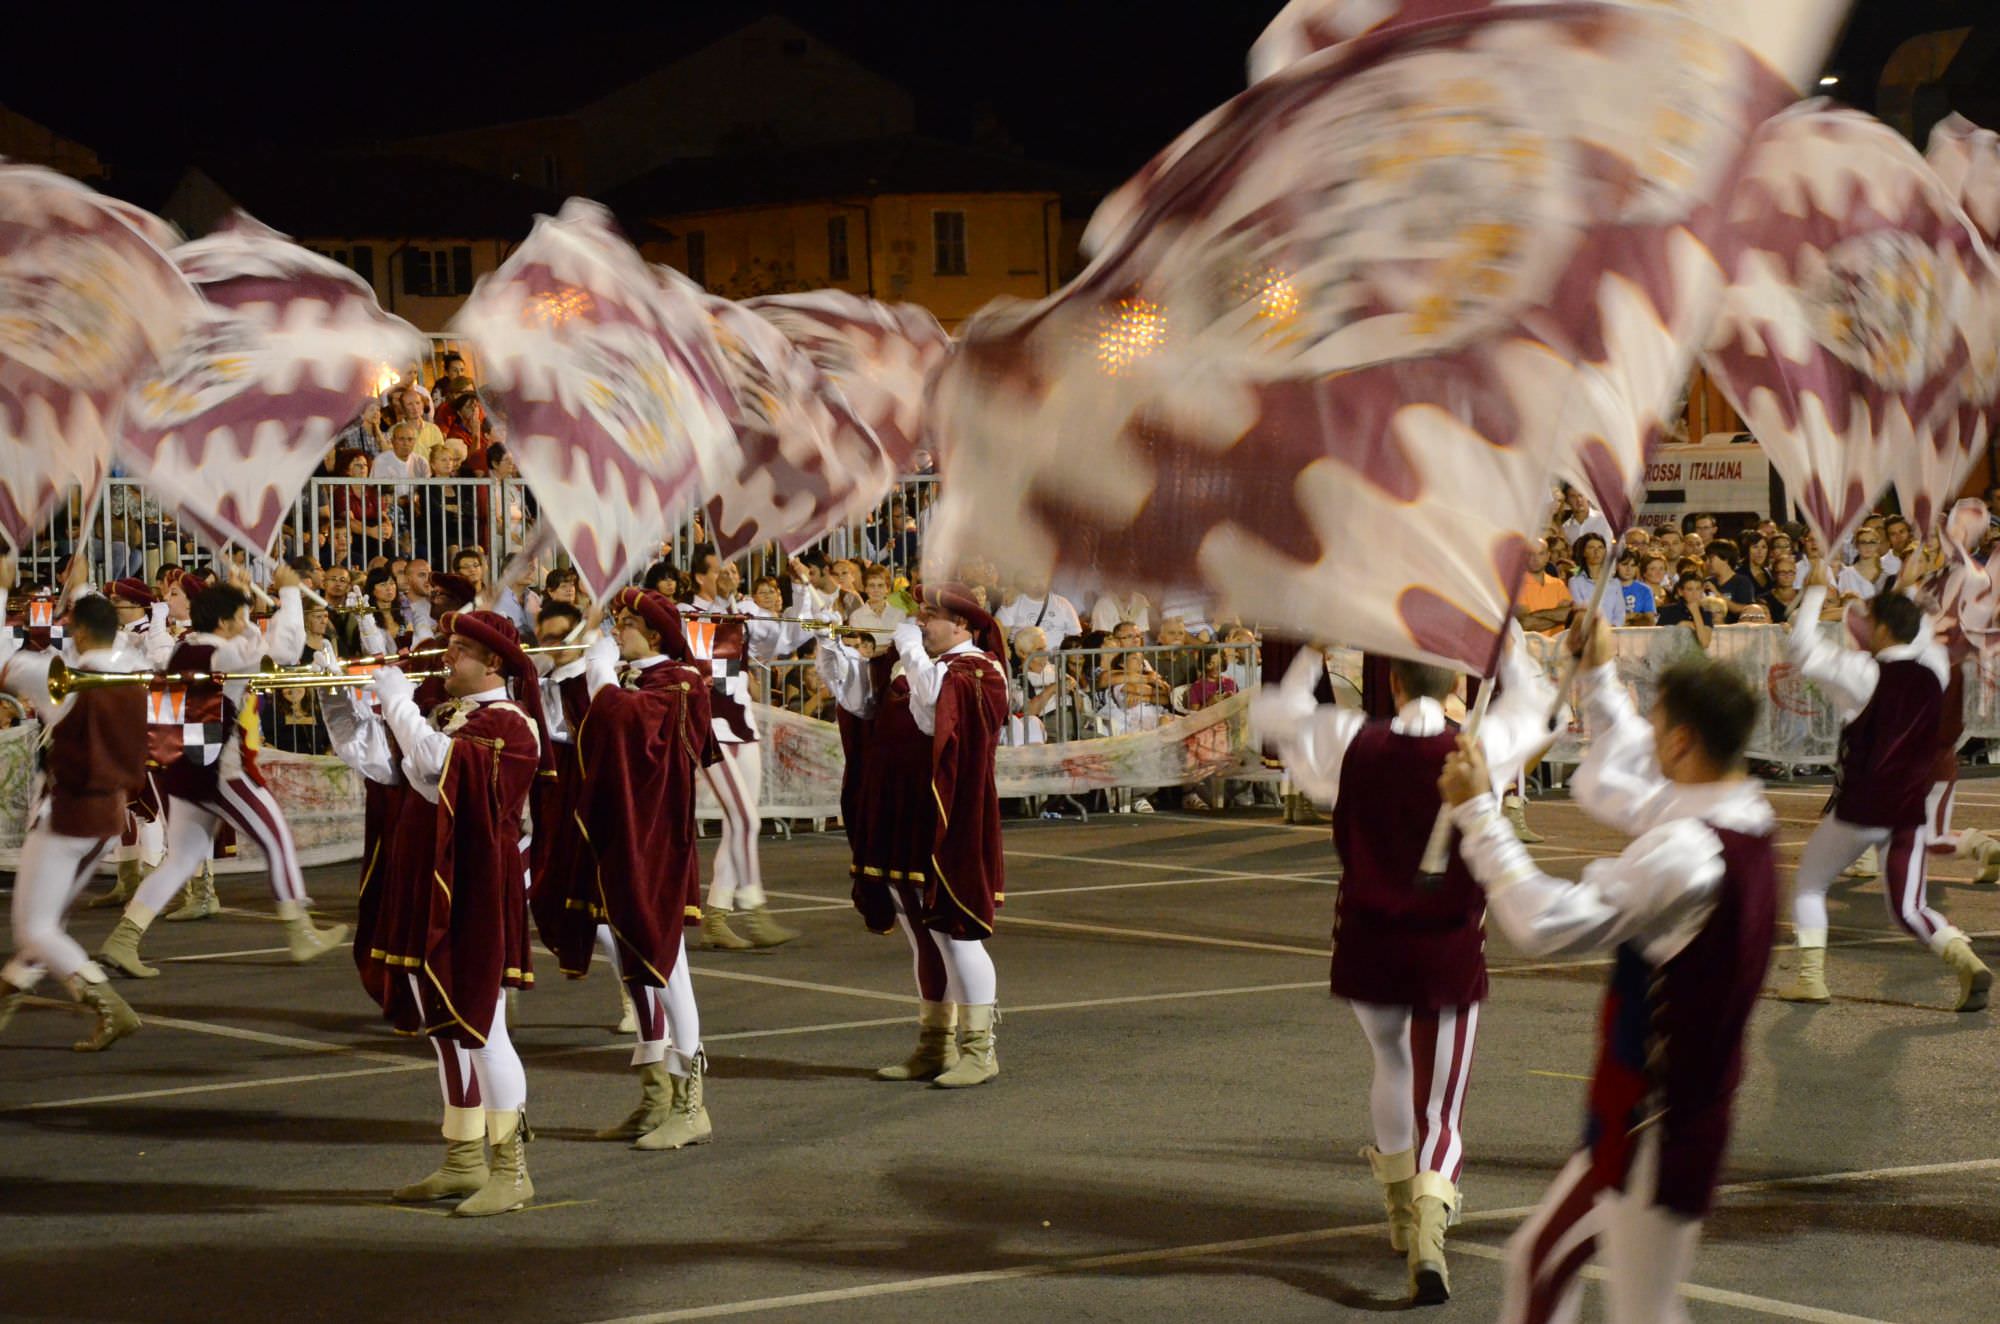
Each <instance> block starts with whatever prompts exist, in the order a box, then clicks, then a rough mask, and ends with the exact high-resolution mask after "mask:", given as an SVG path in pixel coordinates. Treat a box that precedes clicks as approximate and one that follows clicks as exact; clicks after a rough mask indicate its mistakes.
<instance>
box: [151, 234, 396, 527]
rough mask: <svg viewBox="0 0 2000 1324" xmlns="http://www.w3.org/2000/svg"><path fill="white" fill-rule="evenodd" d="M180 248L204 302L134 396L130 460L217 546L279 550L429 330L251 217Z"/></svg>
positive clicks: (177, 256) (177, 258)
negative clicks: (297, 504) (331, 465)
mask: <svg viewBox="0 0 2000 1324" xmlns="http://www.w3.org/2000/svg"><path fill="white" fill-rule="evenodd" d="M169 256H171V257H172V258H173V260H174V262H175V264H176V265H177V266H178V267H179V268H180V269H181V271H182V273H183V274H184V275H186V277H187V278H188V280H189V281H190V282H191V283H192V284H193V286H194V288H195V290H196V291H197V292H198V293H199V294H200V295H201V296H202V300H203V306H202V309H201V312H200V315H199V316H198V317H196V318H195V319H194V320H193V321H192V323H191V324H190V325H189V327H188V329H187V332H186V334H185V335H183V336H182V337H181V339H180V341H179V342H178V343H177V344H176V345H175V346H174V348H173V350H172V352H171V353H169V354H168V355H166V356H165V357H164V358H162V359H161V360H160V362H159V363H158V364H157V365H156V367H155V369H154V371H152V372H149V373H147V374H146V375H145V376H143V377H142V378H141V379H140V381H139V382H138V383H137V384H136V385H135V386H134V388H133V390H132V391H131V393H130V395H129V397H128V399H127V403H126V408H125V426H124V429H123V434H122V436H121V438H120V441H119V455H120V458H121V459H122V460H123V462H124V464H125V465H126V467H127V468H128V469H130V470H131V472H132V474H133V476H135V477H137V478H140V479H142V480H144V481H145V483H146V484H147V486H149V487H151V488H152V489H153V490H154V491H155V492H157V493H159V494H160V495H161V496H162V497H164V498H165V499H166V500H167V501H168V502H170V503H171V504H172V505H173V506H174V508H175V515H176V517H177V518H179V519H181V520H182V521H184V522H185V523H187V524H189V525H190V526H191V527H193V528H194V529H196V530H197V531H198V532H200V533H201V535H202V536H203V537H204V538H206V539H207V540H208V541H209V542H210V543H211V545H213V546H216V547H221V546H223V545H224V544H226V543H229V542H235V543H238V544H241V545H242V546H243V547H245V548H247V549H249V550H251V551H254V552H260V553H267V552H269V551H270V550H271V546H272V544H273V543H275V542H276V541H277V538H278V533H279V530H280V529H281V527H282V525H283V522H284V518H285V514H286V512H287V511H288V510H289V509H290V508H291V504H292V502H293V501H294V500H295V499H297V497H298V494H299V492H300V490H301V489H303V488H304V487H305V484H306V481H307V479H309V478H310V477H311V476H312V473H313V470H314V468H315V467H317V466H318V464H319V463H320V460H321V459H322V458H323V457H324V456H325V454H326V449H327V447H328V446H329V445H330V444H331V443H332V441H333V436H334V433H335V432H336V431H337V430H339V429H340V428H342V427H344V426H345V425H346V424H347V423H348V421H349V420H350V419H352V418H353V417H354V416H355V415H356V414H357V413H358V412H359V411H360V409H361V407H362V405H363V404H364V403H365V402H366V401H367V400H368V399H369V397H371V396H373V395H374V394H375V393H376V391H377V389H378V388H379V386H380V380H381V377H382V375H383V370H384V367H385V365H389V364H397V363H409V362H413V361H415V360H416V359H417V358H419V357H420V356H421V355H422V353H423V350H424V343H425V342H424V338H423V336H422V334H421V333H420V332H418V331H417V329H416V328H415V327H413V326H411V325H410V324H409V323H407V322H405V321H403V320H402V319H401V318H398V317H391V316H390V315H389V314H387V313H385V312H383V311H382V309H381V307H380V306H379V305H378V304H377V303H376V302H375V291H374V290H373V289H372V288H370V287H369V285H368V283H367V282H366V281H364V280H362V279H361V278H360V277H359V276H357V275H355V274H354V273H353V272H351V271H349V270H348V269H347V268H346V267H344V266H341V265H340V264H339V263H337V262H335V261H333V260H332V259H330V258H325V257H321V256H320V255H319V254H317V253H313V252H310V251H308V250H306V249H304V248H301V247H300V246H299V245H297V244H295V243H292V242H291V241H290V240H289V239H287V238H286V237H285V236H283V235H281V234H279V233H278V232H277V231H275V230H272V229H270V228H268V227H267V226H264V225H260V224H258V223H257V222H256V221H254V220H251V219H250V218H249V217H247V216H243V215H241V214H238V215H237V216H235V217H233V218H231V220H230V221H229V222H228V223H226V224H225V225H224V226H223V227H221V228H220V229H218V230H216V231H215V232H214V233H213V234H210V235H207V236H205V237H203V238H201V239H197V240H194V241H193V242H191V243H187V244H182V245H181V246H180V247H178V248H176V249H174V250H173V252H172V253H171V254H170V255H169Z"/></svg>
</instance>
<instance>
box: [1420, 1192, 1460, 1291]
mask: <svg viewBox="0 0 2000 1324" xmlns="http://www.w3.org/2000/svg"><path fill="white" fill-rule="evenodd" d="M1410 1191H1411V1194H1412V1195H1413V1196H1414V1199H1413V1201H1412V1203H1413V1205H1414V1207H1415V1222H1414V1223H1413V1224H1412V1225H1411V1227H1410V1250H1409V1255H1410V1299H1411V1300H1412V1301H1414V1302H1416V1303H1417V1304H1418V1305H1420V1306H1434V1305H1438V1304H1439V1303H1441V1302H1445V1301H1449V1300H1451V1273H1450V1271H1449V1270H1448V1269H1447V1268H1446V1267H1445V1262H1444V1234H1445V1229H1446V1228H1448V1227H1450V1226H1451V1223H1452V1216H1453V1215H1454V1214H1455V1213H1456V1212H1457V1210H1458V1188H1457V1187H1456V1186H1454V1185H1452V1184H1451V1183H1450V1182H1449V1181H1447V1180H1445V1177H1444V1174H1443V1173H1438V1172H1420V1173H1418V1174H1417V1175H1416V1178H1415V1180H1414V1181H1412V1182H1411V1183H1410Z"/></svg>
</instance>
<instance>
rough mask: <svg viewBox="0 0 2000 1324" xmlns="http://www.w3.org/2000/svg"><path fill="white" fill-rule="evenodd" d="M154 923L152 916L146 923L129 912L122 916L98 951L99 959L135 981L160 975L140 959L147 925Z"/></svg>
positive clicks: (148, 917) (147, 918)
mask: <svg viewBox="0 0 2000 1324" xmlns="http://www.w3.org/2000/svg"><path fill="white" fill-rule="evenodd" d="M152 922H153V921H152V916H150V915H148V916H147V917H146V921H145V923H141V922H140V921H138V920H136V919H134V918H133V917H132V916H131V914H130V913H129V912H128V913H126V914H123V915H120V916H119V917H118V927H116V928H114V929H112V930H111V936H110V937H108V938H106V939H105V940H104V945H103V946H102V947H100V948H98V949H97V959H98V960H99V961H101V962H103V963H104V964H105V965H108V966H110V967H111V968H112V969H113V970H116V971H117V972H118V973H119V974H121V975H130V976H131V977H132V978H134V979H151V978H153V977H154V976H155V975H157V974H159V973H160V972H159V970H158V968H157V967H154V966H150V965H147V964H146V963H145V962H144V961H141V960H140V959H139V940H140V939H141V938H143V937H145V936H146V928H147V925H149V924H151V923H152Z"/></svg>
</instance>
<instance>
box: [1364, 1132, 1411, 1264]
mask: <svg viewBox="0 0 2000 1324" xmlns="http://www.w3.org/2000/svg"><path fill="white" fill-rule="evenodd" d="M1361 1157H1363V1158H1365V1159H1367V1160H1368V1170H1369V1171H1370V1172H1372V1173H1374V1174H1375V1180H1376V1181H1378V1182H1380V1183H1381V1184H1382V1208H1383V1209H1384V1210H1386V1211H1387V1212H1388V1215H1389V1249H1390V1250H1393V1251H1395V1252H1396V1253H1397V1254H1399V1255H1400V1254H1403V1253H1405V1252H1406V1251H1408V1250H1409V1249H1410V1230H1411V1229H1412V1228H1413V1227H1415V1226H1416V1222H1417V1210H1416V1206H1415V1204H1413V1203H1412V1201H1413V1200H1414V1198H1415V1197H1413V1196H1412V1195H1411V1194H1410V1185H1411V1183H1412V1182H1414V1181H1415V1180H1416V1176H1417V1151H1416V1150H1415V1149H1405V1150H1401V1151H1399V1152H1397V1153H1394V1154H1384V1153H1383V1152H1382V1151H1381V1150H1379V1149H1377V1148H1375V1146H1373V1145H1368V1146H1366V1147H1364V1148H1363V1149H1362V1151H1361Z"/></svg>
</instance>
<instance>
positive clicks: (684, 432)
mask: <svg viewBox="0 0 2000 1324" xmlns="http://www.w3.org/2000/svg"><path fill="white" fill-rule="evenodd" d="M453 325H454V327H455V329H456V332H457V334H459V335H461V336H463V337H464V338H465V339H467V340H469V341H471V342H472V344H473V347H474V349H475V351H476V352H477V354H478V358H479V362H480V365H481V374H482V377H483V379H484V383H485V391H484V394H485V395H486V396H487V397H488V398H489V402H490V404H491V405H492V406H493V408H494V409H495V411H496V412H497V413H498V414H499V415H500V416H501V418H502V419H503V420H504V421H505V425H506V428H507V433H508V446H509V450H510V452H511V453H512V454H513V456H514V458H515V462H516V463H517V464H518V465H519V466H520V469H521V476H522V477H523V478H524V479H526V480H527V483H528V486H529V487H530V488H531V489H532V490H533V492H534V494H535V497H536V500H537V501H538V502H539V503H540V506H541V518H542V521H543V523H544V524H545V525H546V526H547V527H549V528H550V529H552V530H553V531H554V534H555V537H556V538H557V540H558V541H560V542H561V543H562V545H563V547H564V548H566V549H567V550H568V552H569V554H570V557H571V559H572V560H573V561H574V563H575V566H576V570H577V574H578V575H579V577H581V579H582V580H583V583H584V586H585V587H586V588H587V589H588V590H589V592H590V593H591V595H592V596H593V597H600V598H601V597H605V596H607V595H609V594H610V593H612V592H613V591H615V590H616V589H617V588H619V587H620V586H622V585H623V584H624V582H625V581H626V580H627V579H628V578H630V577H631V576H632V574H633V573H634V572H636V571H637V570H638V569H639V568H640V567H641V566H642V565H644V564H645V563H646V562H647V561H648V560H650V559H651V558H652V557H653V556H654V555H655V553H656V552H657V549H658V547H659V545H660V542H661V540H662V538H663V537H664V536H665V533H666V531H667V529H668V527H669V526H670V524H673V523H676V522H678V521H679V520H680V519H682V518H683V517H684V516H685V515H686V514H687V513H688V512H689V511H690V510H691V509H692V508H693V505H694V503H695V501H696V500H697V499H698V496H699V494H700V490H701V488H702V486H703V484H704V482H705V481H706V480H707V479H708V478H710V477H712V476H713V475H715V474H717V473H719V472H720V471H721V468H722V466H723V465H725V464H726V463H727V456H728V452H729V448H730V446H731V445H732V444H733V437H734V428H735V420H734V417H733V411H734V401H733V395H732V393H731V391H730V389H729V385H728V382H727V378H726V374H725V371H724V368H723V365H722V362H721V357H720V354H719V352H718V351H717V349H716V346H715V344H714V341H713V338H712V335H711V331H710V328H709V324H708V319H707V317H706V316H705V315H704V314H703V313H702V311H701V309H700V308H699V307H698V306H697V305H695V304H694V303H693V302H692V301H690V300H686V299H677V298H673V297H670V296H669V295H668V293H667V291H666V288H665V287H664V286H662V284H661V283H660V281H659V280H658V279H657V278H656V277H655V275H654V273H653V270H652V268H651V267H649V266H648V265H647V263H646V261H645V259H644V258H642V257H640V256H639V254H638V252H637V251H636V250H635V249H633V247H632V246H631V245H630V244H629V243H627V242H626V241H625V239H624V237H623V236H622V235H620V234H619V233H618V230H617V227H616V225H615V224H614V223H613V222H612V220H611V216H610V213H609V212H607V211H605V210H604V209H603V208H602V207H599V206H597V205H596V204H595V203H589V202H584V201H582V200H581V199H571V200H570V201H569V202H568V203H566V204H565V205H564V206H563V209H562V211H561V213H560V214H558V215H557V216H555V217H554V218H550V217H543V218H541V219H540V220H539V221H537V222H536V224H535V228H534V231H533V232H532V233H531V234H530V235H529V236H528V238H527V240H526V241H525V242H523V243H522V245H521V247H520V248H518V249H516V250H515V251H514V253H513V255H512V256H511V257H509V258H508V259H507V261H506V262H505V263H504V264H503V265H502V266H501V267H500V269H499V270H498V271H496V272H494V273H493V274H492V275H490V276H487V277H485V278H484V279H482V280H481V281H480V283H479V286H478V287H477V288H476V289H475V290H474V291H473V293H472V297H471V298H470V299H469V300H468V301H467V302H466V305H465V307H464V308H463V309H462V310H461V311H460V312H459V314H458V317H457V318H456V319H455V320H454V323H453Z"/></svg>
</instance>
